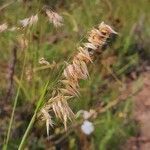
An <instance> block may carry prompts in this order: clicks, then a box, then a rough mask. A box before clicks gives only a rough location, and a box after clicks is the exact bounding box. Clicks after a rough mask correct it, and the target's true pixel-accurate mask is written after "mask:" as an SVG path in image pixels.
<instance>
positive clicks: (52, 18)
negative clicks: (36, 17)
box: [45, 9, 63, 28]
mask: <svg viewBox="0 0 150 150" xmlns="http://www.w3.org/2000/svg"><path fill="white" fill-rule="evenodd" d="M45 12H46V15H47V16H48V20H49V22H50V23H52V24H53V25H54V27H56V28H57V27H61V26H62V25H63V18H62V16H60V15H59V14H58V13H56V12H54V11H52V10H49V9H46V11H45Z"/></svg>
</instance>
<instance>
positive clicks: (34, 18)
mask: <svg viewBox="0 0 150 150" xmlns="http://www.w3.org/2000/svg"><path fill="white" fill-rule="evenodd" d="M37 21H38V15H37V14H36V15H32V16H31V17H29V18H25V19H23V20H20V21H19V22H20V24H21V25H22V26H23V27H27V26H32V25H34V24H36V23H37Z"/></svg>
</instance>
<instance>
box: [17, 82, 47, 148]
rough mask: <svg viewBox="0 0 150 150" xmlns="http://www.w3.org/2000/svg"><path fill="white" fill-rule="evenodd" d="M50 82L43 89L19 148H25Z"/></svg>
mask: <svg viewBox="0 0 150 150" xmlns="http://www.w3.org/2000/svg"><path fill="white" fill-rule="evenodd" d="M48 84H49V81H48V82H47V83H46V85H45V87H44V89H43V92H42V95H41V97H40V99H39V101H38V103H37V106H36V109H35V111H34V114H33V116H32V118H31V120H30V123H29V125H28V127H27V129H26V131H25V133H24V135H23V137H22V140H21V142H20V145H19V148H18V150H22V149H23V146H24V144H25V141H26V139H27V136H28V134H29V132H30V130H31V129H32V126H33V124H34V122H35V118H36V115H37V112H38V110H39V108H40V106H41V104H42V101H43V98H44V95H45V92H46V89H47V86H48Z"/></svg>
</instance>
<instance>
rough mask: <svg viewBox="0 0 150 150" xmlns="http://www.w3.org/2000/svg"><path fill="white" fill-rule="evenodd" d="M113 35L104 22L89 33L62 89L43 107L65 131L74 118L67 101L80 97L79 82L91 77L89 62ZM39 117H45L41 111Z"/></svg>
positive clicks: (70, 66) (75, 57) (71, 65)
mask: <svg viewBox="0 0 150 150" xmlns="http://www.w3.org/2000/svg"><path fill="white" fill-rule="evenodd" d="M49 13H51V12H47V14H49ZM50 15H51V14H49V16H50ZM54 16H55V15H54ZM50 17H52V16H50ZM56 18H57V17H56ZM111 34H117V33H116V32H115V31H114V30H113V29H112V28H111V27H110V26H108V25H106V24H105V23H104V22H102V23H101V24H100V25H99V28H98V29H93V30H92V31H91V32H90V33H89V37H88V43H84V44H83V47H79V48H78V52H77V54H76V55H75V56H74V58H73V61H72V63H70V64H68V63H67V66H66V68H65V69H64V72H63V79H62V80H61V81H60V83H62V84H61V87H59V88H58V90H57V93H55V96H52V98H51V99H49V100H48V101H47V103H46V104H45V105H44V106H43V108H44V109H45V110H46V112H49V111H50V110H53V112H54V114H55V116H56V117H57V118H60V119H61V120H62V122H63V124H64V126H65V129H66V127H67V120H68V119H69V120H72V118H73V117H74V114H73V112H72V110H71V109H70V107H69V105H68V103H67V100H68V99H71V98H72V97H75V96H76V97H77V96H79V94H80V93H79V80H80V79H83V80H86V79H87V78H88V77H89V72H88V68H87V66H88V64H89V62H92V61H93V58H94V57H93V56H94V55H95V54H97V53H95V52H96V51H98V50H99V49H101V48H102V47H103V45H104V44H106V43H107V39H108V38H109V37H110V36H111ZM39 115H42V116H43V112H42V111H40V112H39ZM45 120H46V118H45ZM48 129H49V128H48Z"/></svg>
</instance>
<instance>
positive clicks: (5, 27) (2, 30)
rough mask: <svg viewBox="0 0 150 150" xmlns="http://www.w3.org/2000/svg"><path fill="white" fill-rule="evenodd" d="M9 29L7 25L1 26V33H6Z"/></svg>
mask: <svg viewBox="0 0 150 150" xmlns="http://www.w3.org/2000/svg"><path fill="white" fill-rule="evenodd" d="M7 28H8V25H7V24H6V23H4V24H1V25H0V33H1V32H4V31H5V30H7Z"/></svg>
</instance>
